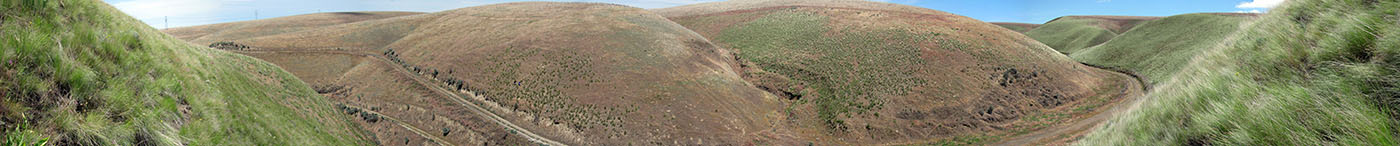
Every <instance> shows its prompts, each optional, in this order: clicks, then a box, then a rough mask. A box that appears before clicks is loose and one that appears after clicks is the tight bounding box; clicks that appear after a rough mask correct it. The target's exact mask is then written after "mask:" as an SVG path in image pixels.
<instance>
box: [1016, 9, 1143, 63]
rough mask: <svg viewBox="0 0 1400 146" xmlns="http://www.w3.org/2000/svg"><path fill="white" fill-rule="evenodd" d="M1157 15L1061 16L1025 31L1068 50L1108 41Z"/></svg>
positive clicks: (1046, 43)
mask: <svg viewBox="0 0 1400 146" xmlns="http://www.w3.org/2000/svg"><path fill="white" fill-rule="evenodd" d="M1158 18H1160V17H1144V16H1064V17H1060V18H1055V19H1054V20H1050V22H1045V24H1042V25H1040V26H1037V27H1035V29H1032V30H1030V31H1027V32H1025V34H1026V36H1030V37H1031V38H1033V39H1035V40H1036V41H1040V42H1041V43H1044V44H1045V45H1047V46H1050V48H1055V50H1059V51H1060V52H1064V53H1067V54H1071V53H1075V52H1077V51H1079V50H1081V49H1084V48H1089V47H1093V46H1095V45H1099V44H1101V43H1103V42H1107V41H1108V40H1110V39H1113V37H1117V36H1118V35H1119V34H1122V33H1124V32H1127V31H1128V30H1130V29H1133V27H1135V26H1137V25H1138V24H1141V23H1142V22H1146V21H1150V20H1155V19H1158Z"/></svg>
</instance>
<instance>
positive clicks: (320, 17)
mask: <svg viewBox="0 0 1400 146" xmlns="http://www.w3.org/2000/svg"><path fill="white" fill-rule="evenodd" d="M417 14H423V13H421V12H331V13H315V14H305V15H296V16H287V17H277V18H270V19H259V20H251V21H241V22H236V23H220V24H214V25H201V26H193V27H179V28H171V29H168V30H161V31H163V32H165V33H168V34H170V35H171V36H175V37H176V38H180V39H181V40H189V41H190V42H192V43H195V44H210V43H214V42H217V41H227V40H232V38H251V37H261V36H269V35H276V34H282V33H290V32H297V31H301V30H306V29H312V28H319V27H326V26H332V25H339V24H345V23H352V22H360V21H366V20H376V19H385V18H393V17H398V16H407V15H417Z"/></svg>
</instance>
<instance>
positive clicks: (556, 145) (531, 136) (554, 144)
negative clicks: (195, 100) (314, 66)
mask: <svg viewBox="0 0 1400 146" xmlns="http://www.w3.org/2000/svg"><path fill="white" fill-rule="evenodd" d="M236 52H255V53H289V52H296V53H329V54H351V55H359V56H370V57H372V58H375V60H378V61H375V62H376V63H385V64H390V66H397V65H392V63H391V62H390V61H389V59H388V58H384V56H380V55H379V54H377V53H368V52H361V51H343V50H308V51H270V50H244V51H236ZM394 70H395V71H396V72H398V73H399V74H401V75H403V76H407V77H409V78H412V79H413V80H414V81H415V83H417V84H421V85H423V86H425V87H429V88H431V89H432V90H433V91H434V92H435V93H438V94H442V95H447V96H444V97H457V98H449V100H451V101H455V102H457V103H458V104H460V105H462V106H465V107H468V109H470V110H471V111H472V113H476V114H478V115H480V116H481V117H486V118H487V119H490V120H491V121H492V122H494V123H496V124H498V125H500V126H502V127H507V128H508V130H512V131H514V132H515V134H516V135H519V136H521V137H524V138H526V139H528V140H530V141H532V142H535V143H538V144H544V145H550V146H564V145H566V144H564V143H560V142H558V141H554V140H551V139H549V138H545V137H543V136H540V135H538V134H535V133H534V132H531V131H530V130H529V129H525V128H521V127H520V126H517V125H515V124H514V123H511V122H510V121H509V120H506V119H504V118H501V116H499V115H496V114H495V113H492V112H490V111H489V110H486V109H485V108H482V107H480V106H477V105H476V104H474V102H471V101H467V100H466V99H464V98H466V97H467V96H460V95H457V94H456V93H453V92H451V91H452V90H447V89H443V87H442V86H438V85H441V84H434V83H433V82H431V79H424V78H423V76H420V75H418V74H415V73H413V72H410V71H408V70H407V69H404V68H402V67H394ZM466 94H467V95H468V96H470V97H471V98H473V99H479V98H481V97H478V95H476V94H473V93H466ZM390 120H391V121H394V122H395V123H397V124H400V125H401V126H403V127H404V128H407V129H409V130H410V131H413V132H415V133H419V135H422V136H423V137H424V138H428V139H432V140H435V141H439V142H440V143H441V144H443V145H453V144H449V143H445V141H442V140H441V139H440V138H437V137H434V136H431V134H426V133H424V132H422V130H418V129H416V128H414V127H412V126H409V125H403V124H402V123H401V122H399V121H398V120H395V119H393V118H392V117H390Z"/></svg>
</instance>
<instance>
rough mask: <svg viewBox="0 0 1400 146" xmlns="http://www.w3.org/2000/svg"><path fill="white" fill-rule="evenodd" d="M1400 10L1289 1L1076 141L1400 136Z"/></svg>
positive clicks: (1298, 141)
mask: <svg viewBox="0 0 1400 146" xmlns="http://www.w3.org/2000/svg"><path fill="white" fill-rule="evenodd" d="M1397 12H1400V2H1397V1H1396V0H1327V1H1323V0H1294V1H1289V2H1288V3H1286V4H1284V5H1283V6H1280V7H1279V8H1275V9H1273V10H1270V13H1269V14H1267V15H1265V16H1263V17H1262V18H1260V19H1259V20H1257V21H1254V22H1252V23H1251V24H1247V25H1246V27H1244V29H1243V30H1241V31H1239V32H1236V33H1234V34H1232V35H1231V36H1229V37H1228V38H1227V39H1226V41H1224V42H1223V43H1221V44H1220V45H1219V46H1218V47H1212V48H1210V49H1208V50H1206V51H1205V52H1204V53H1203V54H1201V56H1197V57H1196V58H1195V59H1194V60H1192V61H1191V63H1189V65H1187V66H1185V67H1184V69H1183V71H1182V72H1181V73H1178V74H1176V75H1174V76H1172V78H1170V79H1168V80H1166V81H1164V82H1163V83H1162V85H1161V86H1159V87H1158V90H1155V91H1154V92H1151V93H1149V94H1148V95H1146V97H1143V98H1144V99H1145V101H1143V103H1142V104H1140V105H1138V106H1137V107H1136V110H1134V111H1129V112H1127V113H1123V114H1121V115H1123V116H1121V117H1118V118H1116V119H1114V120H1110V121H1109V122H1108V123H1106V124H1105V125H1104V126H1102V127H1101V128H1100V129H1098V130H1096V131H1095V132H1093V133H1091V134H1089V135H1088V136H1086V137H1085V138H1084V139H1082V141H1081V143H1080V144H1084V145H1188V144H1190V145H1334V144H1335V145H1387V144H1396V143H1397V142H1400V141H1396V138H1397V133H1400V131H1397V129H1396V124H1397V122H1396V121H1394V119H1398V118H1400V116H1397V113H1396V111H1400V109H1397V108H1396V107H1397V105H1398V104H1400V103H1397V101H1400V99H1397V98H1396V97H1397V95H1400V89H1397V88H1396V87H1400V80H1397V79H1400V60H1397V59H1400V39H1397V38H1395V37H1400V36H1397V35H1400V22H1397V21H1400V20H1397V19H1395V18H1396V17H1395V14H1396V13H1397Z"/></svg>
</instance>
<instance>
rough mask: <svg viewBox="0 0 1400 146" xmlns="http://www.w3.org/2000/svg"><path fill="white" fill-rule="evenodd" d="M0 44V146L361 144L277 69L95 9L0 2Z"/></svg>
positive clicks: (69, 0)
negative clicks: (41, 144)
mask: <svg viewBox="0 0 1400 146" xmlns="http://www.w3.org/2000/svg"><path fill="white" fill-rule="evenodd" d="M0 39H3V40H0V66H2V67H0V96H3V100H0V126H3V127H0V128H4V130H0V131H3V134H0V135H4V137H5V139H7V141H6V142H5V145H12V144H18V143H30V142H36V141H40V140H41V139H42V138H47V139H49V140H50V141H49V142H50V144H59V145H366V144H370V143H369V142H368V141H365V140H363V139H364V136H362V135H361V134H362V130H359V129H357V128H355V127H354V126H353V124H352V123H350V121H349V120H348V119H347V118H345V117H343V115H341V114H339V113H338V112H337V111H335V110H333V109H332V108H330V107H331V105H330V103H327V102H325V99H323V97H321V96H319V95H316V94H315V93H314V92H313V91H312V90H311V89H310V88H309V87H307V86H306V85H305V83H302V81H300V80H297V79H296V78H295V77H293V76H292V75H290V74H288V73H287V72H285V71H283V70H281V69H280V68H278V67H276V66H273V65H271V64H269V63H266V62H263V61H260V60H257V59H254V58H251V57H247V56H242V55H237V54H233V53H228V52H224V51H218V50H213V49H209V48H205V47H199V46H195V45H192V44H188V43H185V42H183V41H179V40H177V39H175V38H173V37H170V36H167V35H165V34H163V33H160V32H158V31H156V30H155V29H152V28H150V27H148V26H147V25H145V24H142V23H141V22H139V21H137V20H135V19H133V18H131V17H129V16H126V15H122V14H121V13H120V12H118V11H116V9H115V8H112V7H111V6H108V5H106V4H103V3H102V2H100V1H95V0H61V1H60V0H52V1H45V0H26V1H3V2H0ZM16 142H18V143H16Z"/></svg>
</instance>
